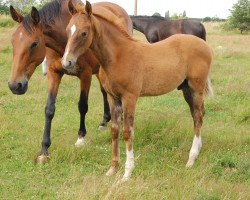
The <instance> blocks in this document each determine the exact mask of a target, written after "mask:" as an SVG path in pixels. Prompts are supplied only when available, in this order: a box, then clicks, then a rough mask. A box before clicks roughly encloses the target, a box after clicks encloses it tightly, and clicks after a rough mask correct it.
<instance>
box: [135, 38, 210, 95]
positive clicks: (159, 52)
mask: <svg viewBox="0 0 250 200" xmlns="http://www.w3.org/2000/svg"><path fill="white" fill-rule="evenodd" d="M139 48H140V51H141V52H142V53H140V55H142V56H143V58H142V60H143V65H142V66H141V72H142V75H143V83H142V91H141V95H142V96H147V95H161V94H165V93H168V92H170V91H172V90H174V89H175V88H177V87H178V86H179V85H180V84H181V83H182V82H183V81H184V80H185V79H187V80H188V79H189V78H195V77H197V78H200V77H207V76H208V73H209V70H210V66H211V62H212V51H211V49H210V47H209V46H208V45H207V44H206V42H205V41H203V40H202V39H200V38H198V37H195V36H193V35H185V34H176V35H173V36H171V37H169V38H167V39H165V40H162V41H160V42H157V43H154V44H148V45H143V46H141V47H139ZM205 81H206V80H205Z"/></svg>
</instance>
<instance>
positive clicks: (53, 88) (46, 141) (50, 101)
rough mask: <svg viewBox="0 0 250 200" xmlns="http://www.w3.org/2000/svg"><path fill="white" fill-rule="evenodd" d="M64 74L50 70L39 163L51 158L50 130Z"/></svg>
mask: <svg viewBox="0 0 250 200" xmlns="http://www.w3.org/2000/svg"><path fill="white" fill-rule="evenodd" d="M61 78H62V76H61V75H59V74H57V73H54V72H51V71H48V83H49V87H48V90H49V94H48V98H47V104H46V107H45V127H44V134H43V141H42V149H41V151H40V153H39V155H38V157H37V163H45V162H47V161H48V159H49V153H48V148H49V147H50V145H51V139H50V132H51V122H52V119H53V117H54V114H55V109H56V108H55V103H56V96H57V93H58V88H59V85H60V82H61Z"/></svg>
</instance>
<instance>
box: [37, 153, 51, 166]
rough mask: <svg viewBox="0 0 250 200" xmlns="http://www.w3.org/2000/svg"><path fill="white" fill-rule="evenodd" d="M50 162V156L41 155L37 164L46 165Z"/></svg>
mask: <svg viewBox="0 0 250 200" xmlns="http://www.w3.org/2000/svg"><path fill="white" fill-rule="evenodd" d="M48 162H49V156H47V155H40V156H38V157H37V159H36V163H37V164H45V163H48Z"/></svg>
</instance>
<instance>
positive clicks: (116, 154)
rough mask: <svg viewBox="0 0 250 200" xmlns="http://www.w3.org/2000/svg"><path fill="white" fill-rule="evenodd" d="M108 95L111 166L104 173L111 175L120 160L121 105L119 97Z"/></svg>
mask: <svg viewBox="0 0 250 200" xmlns="http://www.w3.org/2000/svg"><path fill="white" fill-rule="evenodd" d="M108 97H109V105H110V109H111V121H112V126H111V134H112V162H111V167H110V169H109V170H108V172H107V173H106V175H107V176H111V175H113V174H114V173H116V171H117V168H118V164H119V161H120V148H119V131H120V123H121V115H122V107H121V106H122V105H121V101H120V100H119V99H115V98H113V97H111V96H110V95H109V96H108Z"/></svg>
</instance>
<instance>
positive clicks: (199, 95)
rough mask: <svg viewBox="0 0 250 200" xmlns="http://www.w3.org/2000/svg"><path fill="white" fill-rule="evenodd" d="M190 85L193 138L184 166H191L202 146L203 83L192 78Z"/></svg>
mask: <svg viewBox="0 0 250 200" xmlns="http://www.w3.org/2000/svg"><path fill="white" fill-rule="evenodd" d="M190 85H191V87H192V92H191V96H192V101H193V106H192V109H191V108H190V109H191V112H192V110H193V113H192V115H193V120H194V134H195V136H194V139H193V144H192V147H191V150H190V152H189V159H188V162H187V164H186V167H192V166H193V164H194V162H195V160H196V158H197V156H198V155H199V153H200V150H201V147H202V142H201V126H202V123H203V117H204V114H205V109H204V100H203V99H204V85H205V84H204V83H202V81H201V80H200V81H198V79H196V80H194V81H193V82H192V81H191V84H190Z"/></svg>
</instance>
